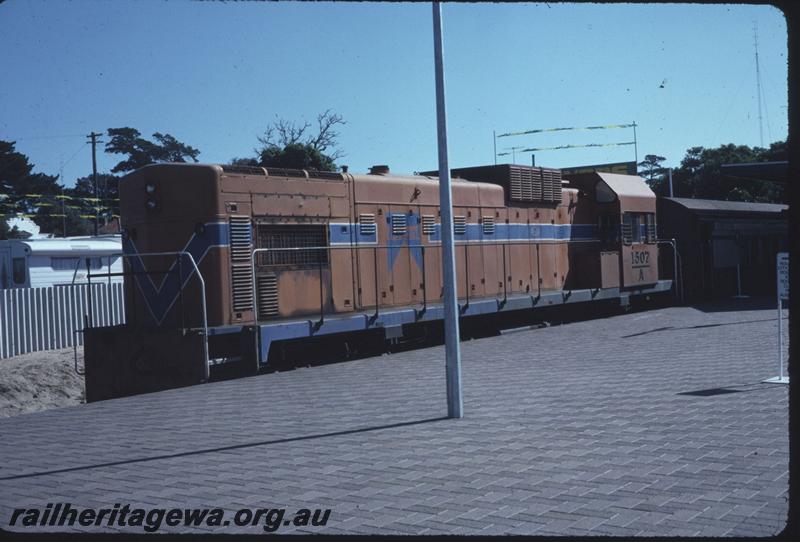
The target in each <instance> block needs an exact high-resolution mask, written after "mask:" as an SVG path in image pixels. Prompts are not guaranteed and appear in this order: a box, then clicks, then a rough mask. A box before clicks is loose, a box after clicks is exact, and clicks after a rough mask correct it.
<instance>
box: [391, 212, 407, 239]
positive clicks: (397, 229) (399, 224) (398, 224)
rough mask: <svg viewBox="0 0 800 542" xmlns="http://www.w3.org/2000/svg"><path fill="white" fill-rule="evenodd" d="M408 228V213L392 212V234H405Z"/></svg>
mask: <svg viewBox="0 0 800 542" xmlns="http://www.w3.org/2000/svg"><path fill="white" fill-rule="evenodd" d="M406 230H407V227H406V215H404V214H401V213H392V235H405V234H406Z"/></svg>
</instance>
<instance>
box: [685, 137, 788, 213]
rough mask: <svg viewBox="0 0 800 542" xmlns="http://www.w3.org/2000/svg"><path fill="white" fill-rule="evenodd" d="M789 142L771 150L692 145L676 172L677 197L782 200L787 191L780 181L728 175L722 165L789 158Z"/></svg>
mask: <svg viewBox="0 0 800 542" xmlns="http://www.w3.org/2000/svg"><path fill="white" fill-rule="evenodd" d="M787 156H788V154H787V151H786V142H785V141H778V142H775V143H773V144H771V145H770V148H769V149H763V148H760V147H752V148H751V147H748V146H747V145H734V144H733V143H729V144H727V145H721V146H719V147H717V148H713V149H706V148H703V147H691V148H690V149H688V150H687V151H686V156H684V158H683V160H682V161H681V165H680V167H679V168H676V169H675V170H674V171H673V174H672V179H673V187H674V190H675V196H676V197H690V198H705V199H722V200H730V201H752V202H767V203H769V202H783V201H784V198H785V193H784V190H783V186H782V185H781V184H778V183H774V182H768V181H760V180H754V179H736V178H732V177H729V176H726V175H725V174H724V173H723V172H722V169H721V168H720V166H721V165H722V164H739V163H748V162H765V161H774V160H782V159H783V160H785V159H787Z"/></svg>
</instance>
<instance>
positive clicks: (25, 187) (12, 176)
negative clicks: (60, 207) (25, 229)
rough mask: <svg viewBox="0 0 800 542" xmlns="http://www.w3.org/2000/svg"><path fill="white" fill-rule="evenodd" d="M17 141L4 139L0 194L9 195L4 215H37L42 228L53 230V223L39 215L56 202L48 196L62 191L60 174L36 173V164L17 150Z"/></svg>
mask: <svg viewBox="0 0 800 542" xmlns="http://www.w3.org/2000/svg"><path fill="white" fill-rule="evenodd" d="M15 144H16V143H15V142H14V141H0V194H2V195H3V196H5V197H3V198H2V201H0V214H3V215H4V216H6V217H7V216H9V215H11V216H13V215H14V214H16V213H22V214H36V215H37V220H36V223H37V224H38V225H39V227H40V228H42V231H49V227H50V226H51V224H49V223H48V222H47V220H46V219H44V218H42V219H39V218H38V217H40V216H41V217H43V216H44V215H45V214H47V210H48V208H49V207H50V206H51V205H52V204H51V203H50V202H48V201H47V196H54V195H56V194H59V193H60V192H61V185H59V184H58V183H57V180H58V176H54V175H46V174H44V173H33V168H34V165H33V164H31V163H30V161H29V160H28V157H27V156H25V155H24V154H22V153H20V152H17V151H16V150H15V148H14V146H15ZM9 233H10V232H9Z"/></svg>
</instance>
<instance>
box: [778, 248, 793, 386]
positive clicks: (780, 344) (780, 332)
mask: <svg viewBox="0 0 800 542" xmlns="http://www.w3.org/2000/svg"><path fill="white" fill-rule="evenodd" d="M778 261H780V260H778ZM776 268H777V270H778V271H777V278H778V281H777V283H776V284H777V287H776V288H775V291H777V292H778V368H779V369H778V375H779V377H780V380H783V310H781V309H782V307H781V305H782V304H783V302H782V301H781V287H780V282H781V270H780V264H778V265H777V266H776ZM791 310H792V309H791V308H790V309H789V311H791Z"/></svg>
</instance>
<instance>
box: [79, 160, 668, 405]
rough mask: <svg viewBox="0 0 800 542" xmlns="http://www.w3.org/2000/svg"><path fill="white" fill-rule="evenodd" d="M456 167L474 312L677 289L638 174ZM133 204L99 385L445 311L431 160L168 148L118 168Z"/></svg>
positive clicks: (430, 318) (187, 379) (103, 338)
mask: <svg viewBox="0 0 800 542" xmlns="http://www.w3.org/2000/svg"><path fill="white" fill-rule="evenodd" d="M453 176H454V179H453V183H452V189H453V206H454V207H453V215H454V229H455V241H456V245H457V246H456V251H455V256H456V265H457V277H458V285H457V290H458V297H459V303H460V305H461V314H462V316H464V317H467V316H484V317H491V315H492V314H496V313H497V312H503V311H515V310H530V309H535V308H537V307H540V306H547V305H556V304H561V303H575V302H582V301H584V302H588V301H593V300H599V299H614V298H620V299H622V300H623V302H626V301H627V299H628V297H629V296H631V295H649V294H652V293H657V292H661V291H665V290H668V289H669V288H670V281H660V280H659V276H658V267H657V262H658V245H657V243H656V238H655V196H654V195H653V194H652V192H650V190H649V188H647V186H646V185H645V183H644V181H642V180H641V179H640V178H638V177H631V176H622V175H612V174H603V173H595V174H583V175H576V176H574V177H572V178H571V179H570V181H569V183H565V182H564V181H563V180H562V177H561V172H560V170H556V169H548V168H532V167H526V166H516V165H498V166H482V167H476V168H463V169H458V170H453ZM565 184H566V186H563V185H565ZM120 209H121V213H120V214H121V222H122V226H123V249H124V252H125V264H126V265H125V267H126V277H125V310H126V324H124V325H122V326H114V327H112V328H92V329H88V330H87V332H86V333H87V336H86V345H87V346H86V350H85V357H86V382H87V398H88V399H89V400H96V399H102V398H106V397H111V396H117V395H125V394H129V393H137V392H140V391H148V390H152V389H161V388H165V387H172V386H176V385H184V384H189V383H193V382H196V381H199V380H204V379H206V378H207V377H208V374H209V366H210V365H212V364H214V363H222V362H226V361H234V360H238V361H242V362H244V363H245V364H246V365H248V366H250V367H252V368H253V369H257V368H258V367H260V366H261V365H263V364H265V363H267V362H268V359H269V353H270V348H271V346H272V345H273V343H275V342H276V341H284V340H293V339H302V338H304V337H313V336H319V335H335V334H344V333H354V332H359V331H366V330H371V329H372V330H374V329H380V328H383V329H384V330H386V337H398V336H402V334H403V330H404V329H405V328H406V327H408V326H413V325H415V324H425V323H430V322H435V321H437V320H440V319H441V318H442V311H441V305H440V302H441V298H442V291H443V290H442V283H441V250H440V248H441V219H440V213H439V184H438V179H437V178H436V177H434V176H430V175H415V176H397V175H391V174H389V172H388V168H386V167H385V166H376V167H374V168H372V171H371V173H370V174H367V175H352V174H350V173H346V172H344V173H329V172H316V171H303V170H278V169H272V168H270V169H269V170H267V169H264V168H257V167H242V166H219V165H194V164H159V165H151V166H147V167H144V168H142V169H140V170H137V171H135V172H133V173H131V174H130V175H128V176H126V177H125V178H124V179H123V180H122V181H121V183H120ZM134 344H137V345H140V346H137V347H135V348H134V347H132V345H134ZM197 358H200V359H197ZM142 367H144V369H143V368H142Z"/></svg>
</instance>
